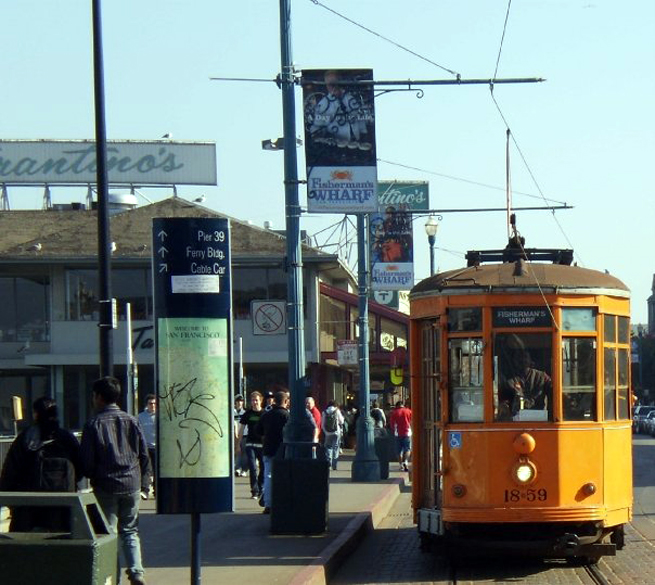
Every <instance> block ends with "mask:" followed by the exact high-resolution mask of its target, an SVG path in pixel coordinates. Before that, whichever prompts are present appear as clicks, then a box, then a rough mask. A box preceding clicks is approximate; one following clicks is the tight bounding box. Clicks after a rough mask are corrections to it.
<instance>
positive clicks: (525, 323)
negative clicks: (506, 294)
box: [493, 307, 551, 327]
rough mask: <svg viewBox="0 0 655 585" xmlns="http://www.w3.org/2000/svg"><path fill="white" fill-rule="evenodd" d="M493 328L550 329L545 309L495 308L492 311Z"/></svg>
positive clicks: (547, 313)
mask: <svg viewBox="0 0 655 585" xmlns="http://www.w3.org/2000/svg"><path fill="white" fill-rule="evenodd" d="M493 324H494V327H550V325H551V317H550V312H549V311H548V308H547V307H496V308H495V309H494V310H493Z"/></svg>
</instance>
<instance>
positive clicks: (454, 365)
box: [410, 235, 632, 563]
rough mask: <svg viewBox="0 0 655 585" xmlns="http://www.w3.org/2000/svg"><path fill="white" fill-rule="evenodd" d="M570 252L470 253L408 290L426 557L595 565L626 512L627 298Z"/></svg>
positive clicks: (513, 242) (516, 247) (610, 547)
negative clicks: (504, 556)
mask: <svg viewBox="0 0 655 585" xmlns="http://www.w3.org/2000/svg"><path fill="white" fill-rule="evenodd" d="M572 258H573V252H572V250H537V249H526V248H525V247H524V245H523V239H522V238H519V237H518V236H517V235H515V236H514V237H513V238H511V239H510V242H509V244H508V246H507V247H506V248H505V249H504V250H491V251H474V252H468V254H467V261H468V266H467V267H466V268H461V269H459V270H451V271H448V272H443V273H440V274H436V275H434V276H432V277H430V278H428V279H426V280H424V281H422V282H420V283H419V284H417V285H416V286H415V287H414V288H413V289H412V291H411V294H410V307H411V308H410V316H411V321H410V336H411V343H410V359H411V372H412V374H411V380H412V382H411V386H412V407H413V413H414V416H413V442H414V444H413V460H414V465H413V506H414V512H415V520H416V522H417V524H418V529H419V533H420V536H421V543H422V545H423V546H426V545H429V544H431V543H435V544H440V545H446V546H454V547H457V548H459V547H462V546H464V545H466V544H470V545H473V546H476V547H478V548H480V547H482V546H484V547H487V548H488V547H491V548H492V550H493V549H494V548H498V549H500V550H507V551H520V552H521V553H528V552H530V553H534V554H538V555H540V556H543V557H555V558H569V559H576V560H577V561H580V562H586V563H593V562H597V561H598V559H599V558H600V557H601V556H602V555H612V554H615V552H616V550H617V549H620V548H622V547H623V544H624V531H623V526H624V524H625V523H626V522H628V521H629V520H630V518H631V513H632V445H631V439H632V437H631V423H630V413H631V408H632V404H631V400H630V398H631V395H630V354H629V352H630V321H629V315H630V300H629V291H628V288H627V287H626V286H625V285H624V284H623V283H622V282H621V281H620V280H618V279H617V278H614V277H613V276H610V275H608V274H605V273H602V272H597V271H595V270H588V269H586V268H580V267H577V266H571V262H572Z"/></svg>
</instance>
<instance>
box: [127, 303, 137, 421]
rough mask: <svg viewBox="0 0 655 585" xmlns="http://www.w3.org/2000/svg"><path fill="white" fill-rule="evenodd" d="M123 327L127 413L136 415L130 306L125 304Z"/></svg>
mask: <svg viewBox="0 0 655 585" xmlns="http://www.w3.org/2000/svg"><path fill="white" fill-rule="evenodd" d="M125 326H126V328H127V336H126V337H127V354H126V356H125V358H126V359H125V373H126V381H127V400H126V401H125V403H126V406H127V412H128V413H129V414H137V411H138V410H139V405H138V404H137V402H136V396H135V395H134V370H133V364H134V352H133V351H132V304H131V303H125Z"/></svg>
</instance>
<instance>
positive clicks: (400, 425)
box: [389, 400, 412, 471]
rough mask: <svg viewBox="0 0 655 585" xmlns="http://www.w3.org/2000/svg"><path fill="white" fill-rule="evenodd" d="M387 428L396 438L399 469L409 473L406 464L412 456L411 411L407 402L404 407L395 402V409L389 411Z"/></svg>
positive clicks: (400, 402) (400, 403) (399, 402)
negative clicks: (388, 427)
mask: <svg viewBox="0 0 655 585" xmlns="http://www.w3.org/2000/svg"><path fill="white" fill-rule="evenodd" d="M389 426H390V427H391V432H392V433H393V435H394V437H395V438H396V451H397V452H398V462H399V463H400V469H401V471H409V467H408V463H409V459H410V457H411V455H412V411H411V410H410V409H409V401H407V402H406V404H405V405H403V403H402V401H401V400H399V401H398V402H396V408H394V409H393V410H392V411H391V416H390V417H389Z"/></svg>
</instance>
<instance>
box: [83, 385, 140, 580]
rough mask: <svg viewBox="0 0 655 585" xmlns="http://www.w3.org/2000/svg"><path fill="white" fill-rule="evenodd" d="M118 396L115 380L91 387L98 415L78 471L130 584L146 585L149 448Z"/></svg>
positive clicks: (85, 437)
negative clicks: (143, 513) (144, 495)
mask: <svg viewBox="0 0 655 585" xmlns="http://www.w3.org/2000/svg"><path fill="white" fill-rule="evenodd" d="M120 395H121V387H120V382H119V381H118V380H117V379H116V378H113V377H110V376H107V377H105V378H100V379H99V380H96V381H95V382H94V383H93V404H94V406H95V409H96V412H97V414H96V416H95V417H94V418H92V419H91V420H90V421H88V422H87V423H86V425H85V426H84V431H83V433H82V445H81V454H82V467H83V469H84V474H85V475H86V476H87V477H88V478H89V479H90V480H91V486H92V487H93V493H94V494H95V496H96V499H97V500H98V503H99V504H100V506H101V507H102V510H103V512H104V513H105V516H106V517H107V520H108V521H109V523H110V525H111V526H112V528H113V529H114V530H116V529H118V536H119V539H120V540H119V542H120V545H121V551H122V553H123V556H124V560H125V564H126V569H127V571H126V572H127V576H128V578H129V580H130V583H132V584H133V585H145V581H144V580H143V574H144V571H143V565H142V563H141V541H140V540H139V527H138V523H139V502H140V500H141V491H143V490H147V489H148V483H149V480H150V476H149V469H150V464H149V455H148V446H147V444H146V439H145V437H144V435H143V431H142V430H141V426H140V425H139V423H138V421H137V419H136V418H135V417H133V416H131V415H129V414H127V413H126V412H124V411H122V410H121V409H120V408H119V407H118V405H117V404H116V403H117V402H118V399H119V397H120Z"/></svg>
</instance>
